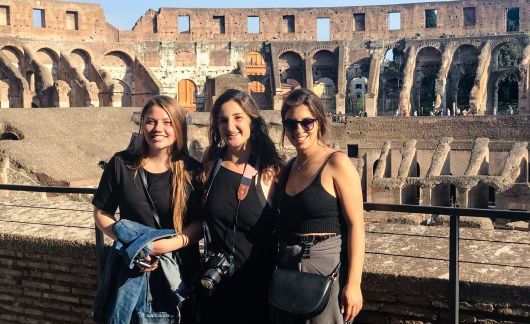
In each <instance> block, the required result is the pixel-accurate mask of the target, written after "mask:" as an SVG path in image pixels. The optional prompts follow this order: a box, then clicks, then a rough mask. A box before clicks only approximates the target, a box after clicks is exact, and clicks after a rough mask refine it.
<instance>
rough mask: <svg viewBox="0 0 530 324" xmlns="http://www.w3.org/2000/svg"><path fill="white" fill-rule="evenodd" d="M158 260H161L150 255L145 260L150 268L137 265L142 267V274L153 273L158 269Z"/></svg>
mask: <svg viewBox="0 0 530 324" xmlns="http://www.w3.org/2000/svg"><path fill="white" fill-rule="evenodd" d="M158 259H159V258H158V257H157V256H151V255H148V256H147V257H146V258H145V263H146V264H149V265H150V266H149V267H144V266H142V265H141V264H137V265H138V267H140V271H142V272H153V271H155V270H156V269H157V268H158Z"/></svg>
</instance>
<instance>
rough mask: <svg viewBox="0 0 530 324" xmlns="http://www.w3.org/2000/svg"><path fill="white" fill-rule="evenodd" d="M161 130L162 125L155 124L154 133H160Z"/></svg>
mask: <svg viewBox="0 0 530 324" xmlns="http://www.w3.org/2000/svg"><path fill="white" fill-rule="evenodd" d="M163 129H164V123H161V122H157V123H156V124H155V131H157V132H161V131H162V130H163Z"/></svg>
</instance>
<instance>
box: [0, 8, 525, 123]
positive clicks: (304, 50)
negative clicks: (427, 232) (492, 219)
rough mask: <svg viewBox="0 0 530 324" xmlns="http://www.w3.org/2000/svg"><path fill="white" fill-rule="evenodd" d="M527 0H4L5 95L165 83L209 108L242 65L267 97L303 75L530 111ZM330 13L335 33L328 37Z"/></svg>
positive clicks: (10, 100)
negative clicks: (164, 2)
mask: <svg viewBox="0 0 530 324" xmlns="http://www.w3.org/2000/svg"><path fill="white" fill-rule="evenodd" d="M529 10H530V6H529V5H528V2H527V1H523V0H509V1H502V2H499V1H495V0H486V1H475V0H463V1H451V2H432V3H421V4H404V5H386V6H358V7H341V8H300V9H293V8H285V9H183V8H179V9H177V8H162V9H159V10H158V11H155V10H149V11H148V12H146V14H145V15H143V16H142V17H140V18H139V19H138V21H137V23H136V24H135V26H134V27H133V29H132V30H130V31H119V30H117V29H115V28H114V27H112V26H111V25H110V24H109V23H108V22H106V20H105V18H104V13H103V11H102V9H101V7H100V6H98V5H93V4H79V3H68V2H57V1H46V2H44V1H34V0H24V1H14V0H10V1H9V0H3V1H1V2H0V32H2V34H3V37H1V38H0V70H1V71H2V75H1V78H0V79H1V80H2V82H0V107H58V106H60V107H86V106H141V105H142V103H143V102H144V101H145V99H146V98H147V97H149V96H151V95H153V94H158V93H161V94H168V95H171V96H175V97H177V98H178V100H179V101H180V102H181V103H182V105H183V106H184V107H185V108H186V109H187V110H190V111H193V110H208V109H209V108H210V106H211V102H212V98H213V97H215V96H216V95H218V93H217V92H216V91H215V90H213V89H209V83H208V82H207V80H208V79H212V78H216V77H219V76H221V75H225V74H229V73H235V74H238V75H240V76H242V77H243V78H248V80H247V81H246V82H247V88H248V89H249V90H250V91H251V92H252V93H253V95H254V96H255V97H256V99H257V100H258V102H259V103H260V106H261V107H262V108H263V109H278V108H279V107H280V105H281V102H282V98H283V96H284V95H285V94H286V93H288V92H289V91H290V90H291V89H293V88H295V87H297V86H299V85H301V86H303V87H307V88H311V89H313V90H314V91H315V92H316V93H317V94H318V95H319V96H320V97H321V98H322V100H323V101H324V103H325V105H326V108H327V109H329V110H330V111H335V112H342V113H344V112H346V113H348V114H354V113H358V112H366V113H367V114H368V116H376V115H386V114H394V113H395V112H396V111H397V112H398V114H401V115H404V116H407V115H413V114H428V113H430V112H432V113H435V112H441V113H444V114H447V113H448V112H449V111H452V112H455V111H456V109H457V108H458V110H461V111H464V110H465V111H466V112H470V113H474V114H497V113H514V114H527V113H528V107H529V104H528V100H530V96H529V77H530V76H529V74H528V68H529V65H530V47H529V46H528V44H529V41H528V37H527V34H526V33H527V32H528V31H529V30H530V18H528V17H530V15H529V14H528V13H529ZM34 11H38V12H39V13H40V17H41V23H40V24H37V26H34V22H33V19H32V12H34ZM322 18H326V19H328V21H327V22H328V28H329V33H328V34H329V35H328V37H327V38H326V39H324V40H317V20H318V19H322ZM389 52H390V53H392V55H390V54H388V53H389ZM221 88H226V86H224V87H221Z"/></svg>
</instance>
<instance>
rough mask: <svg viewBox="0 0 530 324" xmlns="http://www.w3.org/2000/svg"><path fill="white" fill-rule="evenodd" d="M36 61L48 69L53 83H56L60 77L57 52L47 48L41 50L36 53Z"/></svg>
mask: <svg viewBox="0 0 530 324" xmlns="http://www.w3.org/2000/svg"><path fill="white" fill-rule="evenodd" d="M35 59H36V60H37V61H38V62H39V63H40V64H42V65H44V66H45V67H46V68H47V69H48V71H49V72H50V73H51V77H52V80H53V82H56V81H57V76H58V65H59V55H58V54H57V53H56V52H55V51H53V50H51V49H49V48H46V47H45V48H41V49H39V50H38V51H37V52H36V53H35Z"/></svg>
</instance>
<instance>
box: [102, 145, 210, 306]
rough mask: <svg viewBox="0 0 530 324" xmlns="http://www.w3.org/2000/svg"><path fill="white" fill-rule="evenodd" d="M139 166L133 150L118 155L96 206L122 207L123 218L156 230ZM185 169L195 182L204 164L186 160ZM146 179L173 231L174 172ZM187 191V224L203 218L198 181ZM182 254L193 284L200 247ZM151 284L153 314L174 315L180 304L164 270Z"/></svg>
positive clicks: (154, 275) (162, 223)
mask: <svg viewBox="0 0 530 324" xmlns="http://www.w3.org/2000/svg"><path fill="white" fill-rule="evenodd" d="M137 164H138V156H136V155H134V154H132V153H131V152H130V151H122V152H118V153H116V154H115V155H114V156H113V157H112V159H111V160H110V161H109V163H108V164H107V166H106V167H105V171H103V175H102V176H101V180H100V183H99V187H98V190H97V192H96V194H95V195H94V199H93V200H92V204H93V205H94V206H96V207H97V208H99V209H101V210H103V211H105V212H107V213H110V214H114V213H115V212H116V210H117V209H118V208H119V210H120V218H123V219H128V220H131V221H135V222H138V223H141V224H143V225H147V226H150V227H156V226H155V221H154V218H153V214H152V212H151V208H150V205H149V201H148V199H147V196H146V194H145V191H144V188H143V185H142V180H141V179H140V174H139V173H138V171H137V169H136V168H135V166H136V165H137ZM185 167H186V169H187V170H188V171H190V173H191V176H192V179H195V178H196V177H195V175H196V173H197V172H198V171H199V170H200V168H201V164H200V163H199V162H198V161H196V160H194V159H192V158H189V159H188V160H186V161H185ZM146 177H147V184H148V190H149V195H150V196H151V199H153V203H154V205H155V207H156V209H157V213H158V215H159V218H160V226H161V227H162V228H169V229H173V204H172V172H171V171H170V170H168V171H167V172H163V173H158V174H156V173H150V172H146ZM187 190H188V192H189V193H188V201H187V205H186V206H187V208H186V215H185V217H184V224H187V223H189V221H190V220H192V219H197V218H200V217H201V214H200V208H201V197H202V190H201V186H200V185H199V183H198V182H196V181H194V182H193V183H192V186H189V187H188V188H187ZM178 255H179V260H181V261H182V263H181V266H180V272H181V276H182V279H183V280H184V282H185V283H186V284H187V285H191V284H192V280H193V279H194V277H195V276H197V273H198V272H199V268H200V265H199V258H200V256H199V247H198V244H197V243H196V244H191V245H188V246H187V247H185V248H183V249H180V250H179V251H178ZM124 266H125V265H124ZM149 285H150V286H149V287H150V291H151V295H152V296H153V300H152V307H153V311H164V312H169V313H174V312H175V310H176V301H175V298H174V297H173V295H172V293H171V291H170V289H169V286H168V284H167V280H166V279H165V278H164V276H163V273H162V271H159V270H156V271H154V272H152V273H151V274H150V278H149Z"/></svg>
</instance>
